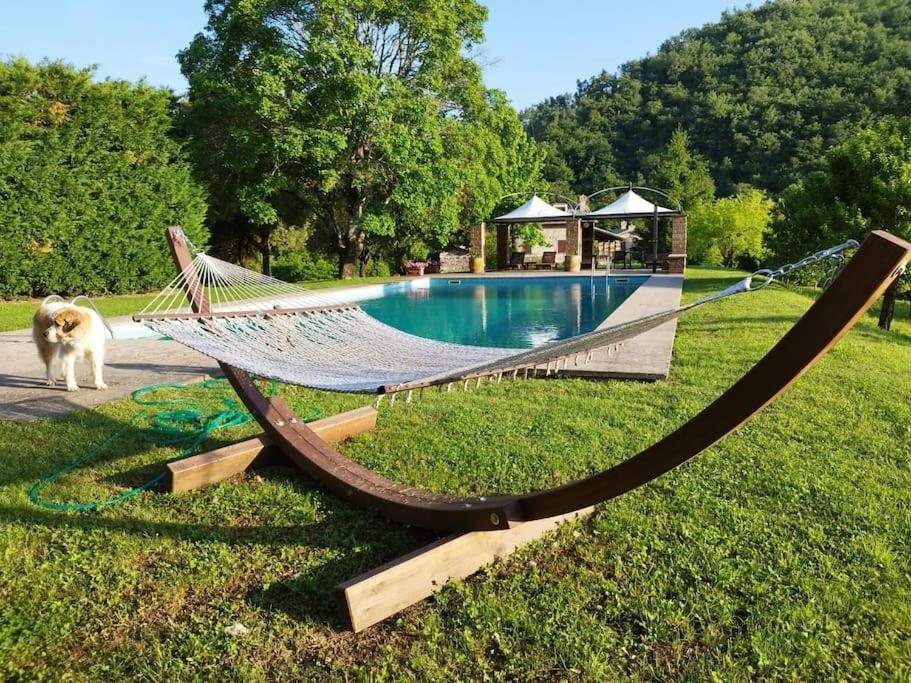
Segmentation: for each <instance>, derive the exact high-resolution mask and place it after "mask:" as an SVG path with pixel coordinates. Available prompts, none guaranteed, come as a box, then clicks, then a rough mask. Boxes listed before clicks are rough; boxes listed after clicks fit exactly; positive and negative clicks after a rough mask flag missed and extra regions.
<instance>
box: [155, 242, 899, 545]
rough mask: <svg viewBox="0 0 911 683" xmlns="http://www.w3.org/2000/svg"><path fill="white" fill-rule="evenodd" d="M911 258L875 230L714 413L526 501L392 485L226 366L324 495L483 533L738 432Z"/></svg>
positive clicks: (640, 476) (622, 489)
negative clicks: (621, 459) (325, 490)
mask: <svg viewBox="0 0 911 683" xmlns="http://www.w3.org/2000/svg"><path fill="white" fill-rule="evenodd" d="M167 234H168V239H169V242H170V247H171V253H172V255H173V257H174V260H175V262H176V264H177V269H178V272H184V271H186V272H187V273H188V274H190V273H192V271H190V270H188V269H187V267H188V266H189V265H190V263H191V257H190V253H189V251H188V250H187V246H186V241H185V240H184V238H183V233H182V231H181V230H180V228H177V227H171V228H168V232H167ZM909 258H911V244H908V243H907V242H905V241H904V240H901V239H899V238H897V237H895V236H893V235H890V234H889V233H886V232H880V231H876V232H873V233H871V234H870V236H869V237H868V238H867V239H866V241H865V242H864V243H863V245H862V246H861V248H860V249H859V250H858V251H857V253H856V254H855V256H854V258H852V259H851V261H850V262H849V263H848V264H847V266H846V267H845V268H844V269H843V270H842V272H841V273H840V274H839V276H838V277H837V278H836V279H835V280H834V281H833V282H832V284H831V285H830V286H829V288H828V289H826V291H825V292H823V293H822V295H821V296H820V297H819V299H818V300H817V301H816V302H815V303H814V304H813V305H812V306H811V307H810V308H809V310H807V312H806V313H805V314H804V315H803V317H802V318H801V319H800V320H798V321H797V323H796V324H795V325H794V327H793V328H791V330H790V331H789V332H788V333H787V334H786V335H785V336H784V337H783V338H782V339H781V340H780V341H779V342H778V343H777V344H776V345H775V346H774V347H773V348H772V350H771V351H769V352H768V354H766V356H765V357H764V358H762V360H760V361H759V362H758V363H757V364H756V365H755V366H754V367H753V368H752V369H751V370H750V371H749V372H747V373H746V375H744V376H743V377H742V378H741V379H740V380H738V381H737V382H736V383H735V384H734V385H733V386H732V387H731V388H730V389H728V390H727V391H726V392H725V393H724V394H722V395H721V396H720V397H719V398H718V399H717V400H715V401H714V402H713V403H712V404H711V405H709V406H708V407H707V408H705V409H704V410H703V411H702V412H700V413H699V414H698V415H696V416H695V417H693V418H692V419H691V420H689V421H688V422H687V423H686V424H684V425H683V426H681V427H680V428H678V429H677V430H676V431H674V432H672V433H671V434H669V435H667V436H666V437H664V438H663V439H661V440H660V441H658V442H657V443H655V444H654V445H652V446H649V447H648V448H646V449H645V450H643V451H642V452H641V453H639V454H638V455H635V456H633V457H631V458H629V459H628V460H625V461H624V462H622V463H620V464H619V465H616V466H614V467H611V468H609V469H607V470H605V471H603V472H601V473H599V474H595V475H593V476H591V477H587V478H584V479H580V480H577V481H574V482H571V483H569V484H565V485H563V486H559V487H556V488H552V489H548V490H543V491H538V492H534V493H529V494H524V495H512V496H497V497H488V498H484V497H480V498H464V497H454V496H447V495H444V494H438V493H432V492H429V491H423V490H420V489H415V488H411V487H407V486H403V485H400V484H397V483H395V482H393V481H390V480H388V479H386V478H384V477H381V476H380V475H378V474H376V473H375V472H373V471H371V470H369V469H367V468H365V467H362V466H361V465H358V464H357V463H355V462H353V461H351V460H349V459H347V458H345V457H344V456H343V455H342V454H340V453H339V452H338V451H336V450H335V449H334V448H332V447H331V446H330V445H329V444H327V443H326V442H325V441H323V440H322V439H321V438H320V437H319V436H318V435H317V434H316V433H315V432H314V431H313V430H311V429H310V428H308V427H307V425H305V424H303V423H302V422H300V421H299V420H298V419H297V417H296V416H295V415H294V412H293V411H292V410H291V409H290V408H289V407H288V406H287V404H285V402H284V401H282V400H281V399H280V398H278V397H270V398H267V397H265V396H263V394H262V393H261V392H260V391H259V389H258V388H257V387H256V386H255V385H254V383H253V382H252V381H251V380H250V378H249V377H248V376H247V374H246V373H245V372H243V371H242V370H239V369H237V368H235V367H233V366H231V365H228V364H227V363H221V362H220V363H219V365H221V367H222V370H223V371H224V373H225V376H226V377H227V378H228V380H229V381H230V382H231V384H232V386H233V387H234V389H235V391H237V394H238V395H239V396H240V398H241V400H242V401H243V402H244V404H245V405H246V406H247V408H248V410H250V411H251V413H253V415H254V416H255V417H256V419H257V420H258V421H259V423H260V424H261V425H262V426H263V429H264V430H265V431H266V433H267V434H268V435H269V437H270V438H271V439H272V442H273V443H274V444H275V445H277V446H278V447H279V448H280V449H281V451H282V452H283V453H284V454H285V455H286V456H287V457H289V458H290V459H291V460H292V461H294V462H295V463H296V464H297V465H299V466H300V467H301V469H303V470H304V471H305V472H306V473H307V474H309V475H310V476H311V477H313V478H314V479H316V480H317V481H319V482H320V483H322V484H323V485H324V486H326V488H328V489H329V490H331V491H333V492H334V493H336V494H337V495H339V496H341V497H342V498H344V499H346V500H350V501H351V502H352V503H355V504H358V505H362V506H365V507H368V508H371V509H374V510H376V511H378V512H380V513H381V514H383V515H385V516H387V517H389V518H391V519H393V520H396V521H399V522H403V523H406V524H412V525H414V526H420V527H425V528H431V529H438V530H450V531H459V530H461V531H485V530H494V529H507V528H510V526H511V523H512V522H525V521H529V520H537V519H545V518H548V517H554V516H556V515H564V514H567V513H570V512H573V511H576V510H580V509H583V508H586V507H588V506H591V505H594V504H595V503H599V502H603V501H606V500H609V499H611V498H615V497H617V496H619V495H621V494H623V493H626V492H627V491H630V490H632V489H634V488H637V487H639V486H642V485H643V484H646V483H648V482H649V481H652V480H653V479H655V478H657V477H659V476H661V475H662V474H664V473H666V472H668V471H669V470H671V469H673V468H674V467H677V466H678V465H680V464H682V463H684V462H686V461H687V460H689V459H690V458H692V457H694V456H696V455H698V454H699V453H700V452H702V451H703V450H705V449H706V448H708V447H709V446H711V445H712V444H714V443H715V442H716V441H718V440H719V439H721V438H723V437H724V436H725V435H727V434H728V433H730V432H731V431H733V430H735V429H737V427H739V426H740V425H742V424H744V423H745V422H746V421H748V420H749V419H750V418H752V417H753V416H754V415H756V414H757V413H759V412H760V411H761V410H762V409H763V408H764V407H765V406H767V405H768V404H769V403H771V402H772V401H773V400H774V399H775V398H776V397H777V396H778V395H779V394H781V392H783V391H784V390H785V389H786V388H788V387H789V386H790V385H791V384H792V383H794V382H795V381H796V380H797V379H798V378H799V377H800V376H801V375H803V373H804V372H806V371H807V370H808V369H809V368H810V367H812V365H813V364H814V363H815V362H816V361H817V360H818V359H819V358H820V357H821V356H823V355H824V354H825V353H826V352H827V351H828V350H829V349H830V348H831V347H832V345H833V344H835V342H837V341H838V340H839V339H840V338H841V337H842V336H844V334H845V333H846V332H847V331H848V330H850V329H851V327H852V326H853V325H854V324H855V323H856V322H857V320H858V319H859V318H860V317H861V316H862V315H863V314H864V313H865V312H866V311H867V309H868V308H869V307H870V306H871V305H872V304H873V303H874V302H875V301H876V300H877V298H879V296H881V295H882V293H883V291H884V290H885V289H886V287H888V286H889V284H891V282H892V281H893V279H894V278H895V277H897V276H898V274H899V273H900V270H901V267H902V266H903V265H904V264H905V263H907V261H908V260H909ZM184 286H185V289H186V292H187V295H188V297H189V298H190V301H191V304H192V307H193V310H194V311H196V312H197V313H203V314H210V313H211V311H210V306H209V302H208V300H207V299H206V296H205V292H204V289H203V288H202V286H201V285H200V283H199V282H198V281H193V280H192V279H191V278H189V277H188V278H186V280H185V285H184Z"/></svg>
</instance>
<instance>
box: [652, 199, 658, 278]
mask: <svg viewBox="0 0 911 683" xmlns="http://www.w3.org/2000/svg"><path fill="white" fill-rule="evenodd" d="M654 206H655V209H654V213H653V214H652V272H653V273H657V272H658V205H657V204H655V205H654Z"/></svg>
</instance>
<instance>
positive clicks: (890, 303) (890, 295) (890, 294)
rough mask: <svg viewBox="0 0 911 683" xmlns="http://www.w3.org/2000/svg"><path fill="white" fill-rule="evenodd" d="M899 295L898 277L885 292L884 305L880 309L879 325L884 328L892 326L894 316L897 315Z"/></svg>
mask: <svg viewBox="0 0 911 683" xmlns="http://www.w3.org/2000/svg"><path fill="white" fill-rule="evenodd" d="M897 295H898V278H896V279H895V280H893V281H892V284H891V285H889V288H888V289H887V290H886V293H885V294H883V307H882V308H881V309H879V326H880V327H881V328H883V329H884V330H888V329H890V328H891V327H892V318H893V316H895V297H896V296H897Z"/></svg>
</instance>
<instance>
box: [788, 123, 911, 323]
mask: <svg viewBox="0 0 911 683" xmlns="http://www.w3.org/2000/svg"><path fill="white" fill-rule="evenodd" d="M826 162H827V167H826V170H825V171H824V172H821V173H818V174H815V175H813V176H811V177H810V178H809V179H807V180H806V181H804V182H798V183H795V184H794V185H792V186H791V187H790V188H788V190H787V191H786V192H785V193H784V194H783V196H782V200H781V209H782V216H781V219H780V220H779V221H778V222H777V223H776V225H775V234H774V240H773V243H772V246H773V248H774V249H775V251H776V253H778V254H779V255H781V256H782V257H786V258H794V257H796V256H797V255H798V254H801V253H805V252H807V251H812V250H815V249H818V248H819V246H820V245H825V244H834V243H836V242H840V241H844V240H846V239H849V238H851V239H857V240H862V239H863V238H864V236H865V235H866V234H867V233H868V232H870V231H871V230H876V229H880V230H888V231H889V232H891V233H893V234H896V235H898V236H900V237H904V238H905V239H911V117H900V118H896V117H886V118H884V119H883V120H881V121H879V122H878V123H876V124H875V125H873V126H872V127H870V128H867V129H864V130H862V131H860V132H858V133H857V134H855V135H854V136H853V137H851V138H850V139H849V140H848V141H847V142H845V143H844V144H842V145H840V146H838V147H836V148H834V149H832V150H831V151H830V152H829V153H828V155H827V157H826ZM908 285H909V278H908V276H907V275H906V276H905V278H904V279H902V280H899V279H896V281H895V282H894V283H893V284H892V285H891V286H890V287H889V289H888V290H887V291H886V295H885V297H884V299H883V306H882V308H881V310H880V319H879V325H880V327H882V328H884V329H889V327H890V325H891V322H892V316H893V314H894V310H895V299H896V297H897V296H898V295H899V294H900V293H902V292H907V291H908V289H909V287H908Z"/></svg>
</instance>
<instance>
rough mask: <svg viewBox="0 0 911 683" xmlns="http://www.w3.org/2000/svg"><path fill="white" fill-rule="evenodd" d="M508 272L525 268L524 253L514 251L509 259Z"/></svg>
mask: <svg viewBox="0 0 911 683" xmlns="http://www.w3.org/2000/svg"><path fill="white" fill-rule="evenodd" d="M508 267H509V270H522V269H523V268H524V267H525V252H524V251H514V252H512V258H510V259H509V266H508Z"/></svg>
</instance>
